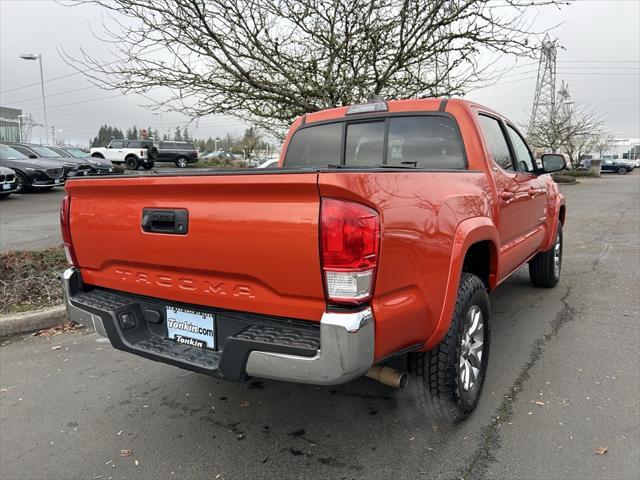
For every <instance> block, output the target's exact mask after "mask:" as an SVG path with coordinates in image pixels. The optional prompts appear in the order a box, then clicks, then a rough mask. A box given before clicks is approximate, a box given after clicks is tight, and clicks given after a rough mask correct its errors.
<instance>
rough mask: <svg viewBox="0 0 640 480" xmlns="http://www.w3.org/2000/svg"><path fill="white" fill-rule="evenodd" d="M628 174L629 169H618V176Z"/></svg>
mask: <svg viewBox="0 0 640 480" xmlns="http://www.w3.org/2000/svg"><path fill="white" fill-rule="evenodd" d="M626 174H627V169H626V168H624V167H620V168H619V169H618V175H626Z"/></svg>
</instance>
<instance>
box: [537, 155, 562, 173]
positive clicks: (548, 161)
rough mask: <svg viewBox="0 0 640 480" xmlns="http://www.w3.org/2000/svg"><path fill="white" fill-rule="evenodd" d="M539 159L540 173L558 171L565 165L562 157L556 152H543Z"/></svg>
mask: <svg viewBox="0 0 640 480" xmlns="http://www.w3.org/2000/svg"><path fill="white" fill-rule="evenodd" d="M541 160H542V173H552V172H558V171H560V170H562V169H564V168H566V167H567V163H566V162H565V160H564V157H563V156H562V155H558V154H557V153H545V154H544V155H542V159H541Z"/></svg>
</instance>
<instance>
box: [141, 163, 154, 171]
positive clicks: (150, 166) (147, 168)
mask: <svg viewBox="0 0 640 480" xmlns="http://www.w3.org/2000/svg"><path fill="white" fill-rule="evenodd" d="M142 168H144V169H145V170H151V169H152V168H153V163H143V164H142Z"/></svg>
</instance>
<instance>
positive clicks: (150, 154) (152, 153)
mask: <svg viewBox="0 0 640 480" xmlns="http://www.w3.org/2000/svg"><path fill="white" fill-rule="evenodd" d="M147 158H148V159H149V160H153V161H155V160H157V159H158V148H157V147H156V146H155V145H151V146H149V147H147Z"/></svg>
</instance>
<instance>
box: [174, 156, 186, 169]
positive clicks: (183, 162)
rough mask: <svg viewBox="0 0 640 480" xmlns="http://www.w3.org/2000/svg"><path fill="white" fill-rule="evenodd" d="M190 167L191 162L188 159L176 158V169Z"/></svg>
mask: <svg viewBox="0 0 640 480" xmlns="http://www.w3.org/2000/svg"><path fill="white" fill-rule="evenodd" d="M188 166H189V160H187V157H178V158H176V167H178V168H187V167H188Z"/></svg>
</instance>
